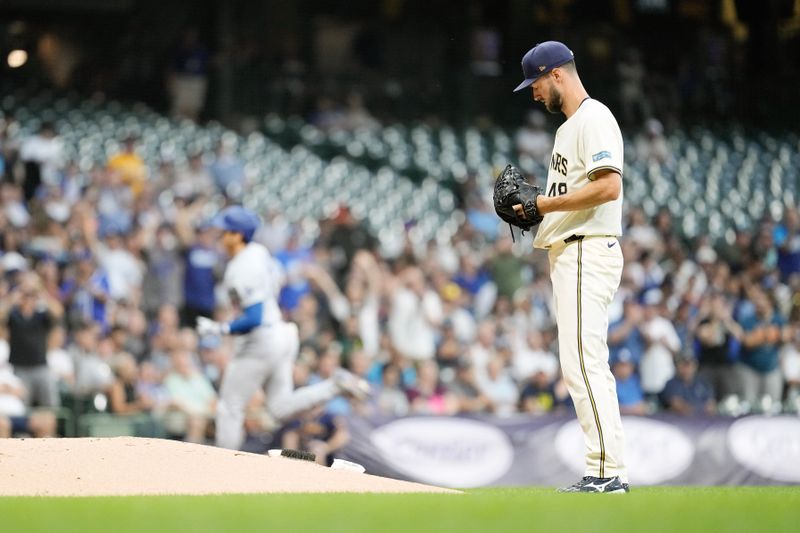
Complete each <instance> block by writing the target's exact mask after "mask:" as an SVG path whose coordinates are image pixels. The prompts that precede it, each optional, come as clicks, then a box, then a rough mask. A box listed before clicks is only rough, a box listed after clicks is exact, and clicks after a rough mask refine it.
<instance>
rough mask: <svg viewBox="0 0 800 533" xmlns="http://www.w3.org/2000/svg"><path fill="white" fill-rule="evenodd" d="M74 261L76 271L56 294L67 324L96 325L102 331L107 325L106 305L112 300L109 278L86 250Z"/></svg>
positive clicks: (65, 280)
mask: <svg viewBox="0 0 800 533" xmlns="http://www.w3.org/2000/svg"><path fill="white" fill-rule="evenodd" d="M75 261H76V263H75V272H74V274H73V275H71V276H67V277H66V278H65V279H64V281H63V282H62V283H61V287H60V294H59V299H60V300H61V302H62V303H63V304H64V307H65V308H66V314H67V320H68V322H69V325H70V326H76V325H77V324H81V323H85V322H96V323H97V324H100V326H101V327H102V329H103V330H104V331H105V330H107V329H108V326H109V324H108V316H107V313H106V304H107V302H108V300H109V298H111V285H110V282H109V280H108V275H107V274H106V273H105V271H104V270H103V269H101V268H99V267H98V266H97V264H96V262H95V260H94V257H93V256H92V253H91V252H90V251H88V250H83V251H81V252H79V253H77V254H76V255H75Z"/></svg>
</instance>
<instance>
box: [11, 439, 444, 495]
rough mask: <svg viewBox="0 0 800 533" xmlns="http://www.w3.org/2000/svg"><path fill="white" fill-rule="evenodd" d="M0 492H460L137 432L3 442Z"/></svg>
mask: <svg viewBox="0 0 800 533" xmlns="http://www.w3.org/2000/svg"><path fill="white" fill-rule="evenodd" d="M0 478H2V480H3V482H2V483H0V496H110V495H114V496H128V495H152V494H236V493H288V492H456V491H451V490H448V489H442V488H438V487H432V486H429V485H422V484H419V483H409V482H406V481H398V480H395V479H388V478H383V477H378V476H371V475H369V474H359V473H357V472H350V471H346V470H333V469H331V468H327V467H324V466H320V465H317V464H314V463H311V462H308V461H299V460H296V459H287V458H284V457H267V456H264V455H257V454H252V453H245V452H236V451H232V450H225V449H222V448H215V447H213V446H203V445H199V444H189V443H185V442H177V441H169V440H162V439H143V438H134V437H115V438H80V439H77V438H76V439H68V438H64V439H0Z"/></svg>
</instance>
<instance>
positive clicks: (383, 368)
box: [0, 109, 800, 457]
mask: <svg viewBox="0 0 800 533" xmlns="http://www.w3.org/2000/svg"><path fill="white" fill-rule="evenodd" d="M6 111H7V114H6V115H5V118H4V119H3V120H2V124H1V127H0V149H1V150H2V160H1V161H2V177H3V179H2V185H0V187H1V189H0V197H1V198H2V210H0V252H2V256H1V257H0V269H1V270H2V280H0V333H1V335H0V337H1V338H2V341H0V436H9V435H12V434H30V435H34V436H49V435H55V434H60V435H89V434H103V433H113V432H133V433H136V434H138V435H160V436H164V435H166V436H170V437H175V438H184V439H187V440H191V441H196V442H208V441H209V438H210V435H211V434H212V433H211V432H212V431H213V424H212V421H213V416H214V412H215V401H216V390H217V388H218V385H219V383H220V377H221V376H222V375H223V373H224V372H225V366H226V363H227V361H228V360H229V358H230V357H231V353H232V350H231V344H230V343H231V339H229V338H211V337H209V338H199V337H198V336H197V334H196V333H195V331H194V327H193V326H194V322H195V318H196V317H197V316H201V315H202V316H216V317H217V318H220V319H224V318H225V317H226V316H227V315H228V314H229V313H230V312H231V311H230V309H229V306H228V302H227V301H226V300H227V299H226V295H225V294H220V293H219V291H218V290H217V289H216V284H217V281H218V280H219V278H220V275H221V273H222V271H223V269H224V266H225V257H223V255H222V253H221V250H220V249H219V248H218V242H217V238H216V234H215V231H216V230H215V229H213V228H211V227H210V225H209V224H208V221H209V218H210V217H211V216H212V215H213V214H214V213H215V212H216V211H217V210H218V209H219V208H220V207H221V206H223V205H225V204H226V203H239V202H244V203H245V204H246V205H249V206H252V207H254V208H256V209H258V210H259V211H260V214H261V215H262V216H263V219H264V225H263V227H262V228H261V229H260V231H259V233H258V234H257V237H256V239H257V240H260V241H261V242H263V243H265V244H266V245H267V246H268V248H269V249H270V250H271V252H272V253H273V256H274V259H275V261H277V262H278V263H279V264H280V266H281V270H282V272H283V275H284V280H283V289H282V291H281V294H280V305H281V308H282V310H283V312H284V313H285V315H286V316H287V317H288V318H289V319H291V320H293V321H295V322H296V323H297V324H298V326H299V329H300V334H301V341H302V347H301V351H300V356H299V358H298V361H297V364H296V367H295V382H296V384H297V385H298V386H300V385H303V384H306V383H310V382H314V381H316V380H320V379H325V378H326V377H328V376H330V375H331V374H332V373H333V372H334V371H335V370H336V368H337V367H339V366H343V367H347V368H349V369H350V370H351V371H352V372H354V373H356V374H359V375H361V376H364V377H365V378H367V379H368V380H369V382H370V383H371V384H372V385H373V389H374V393H373V395H372V398H371V400H370V401H369V402H366V403H360V404H353V403H351V402H350V401H348V400H346V399H344V398H337V399H335V400H333V401H332V402H330V403H329V404H327V405H326V406H325V407H324V408H323V409H322V410H316V411H314V412H312V413H309V414H308V415H307V416H304V417H302V418H301V419H300V420H299V421H297V422H295V423H293V424H290V426H288V427H286V428H283V429H282V430H281V431H280V433H279V435H280V438H281V439H282V441H281V442H282V444H283V446H285V447H301V446H303V447H306V448H309V449H312V451H315V452H317V454H318V455H320V456H322V457H324V456H326V455H329V454H330V453H332V452H333V451H334V450H335V449H336V448H337V447H340V446H342V445H344V444H345V443H346V442H347V429H346V423H345V422H344V421H345V420H346V416H347V415H349V414H351V413H354V412H355V413H356V414H366V415H369V414H376V413H380V414H385V415H391V416H404V415H409V414H425V415H455V414H465V413H470V414H473V413H485V414H492V415H496V416H501V417H507V416H513V415H516V414H518V413H526V414H530V415H534V416H535V415H543V414H548V413H564V412H569V411H570V409H571V406H570V400H569V396H568V394H567V391H566V388H565V386H564V384H563V382H562V381H561V379H560V376H559V364H558V353H557V351H556V349H557V342H556V332H555V329H554V328H555V322H554V317H553V313H552V306H551V288H550V282H549V278H548V270H547V265H546V259H545V255H544V254H541V253H538V252H532V251H531V249H530V236H526V237H525V238H522V239H520V238H517V240H516V243H514V242H512V239H511V235H510V234H509V233H508V231H507V228H505V227H503V226H501V225H500V224H499V219H497V218H496V217H495V215H494V213H493V211H492V209H491V201H490V198H491V187H492V184H493V174H488V173H485V172H484V173H475V172H472V171H467V172H465V173H464V175H463V179H460V180H457V181H455V182H454V187H455V197H456V199H457V207H459V208H460V209H461V210H463V212H464V216H463V217H461V218H460V219H458V221H459V223H458V225H457V226H456V227H454V228H453V231H452V232H446V233H438V234H435V236H427V235H423V234H421V233H419V232H415V231H414V225H415V224H414V221H413V220H404V221H402V222H403V223H405V225H404V226H403V233H402V236H403V241H402V242H401V246H399V247H394V248H392V247H390V248H391V250H392V251H391V252H387V247H386V246H385V244H386V243H385V242H382V241H381V238H380V236H379V234H378V233H379V232H376V231H375V228H374V227H373V226H372V225H370V224H367V223H366V219H365V216H364V211H363V208H364V206H362V210H361V211H359V210H358V209H352V208H351V206H349V205H346V204H343V203H338V202H337V203H336V204H335V205H332V206H330V205H329V206H328V207H329V209H328V210H327V211H325V213H326V214H325V215H324V216H319V217H310V218H309V217H304V218H302V219H300V220H298V219H297V218H296V217H295V218H292V216H290V215H291V213H292V211H293V210H294V207H293V205H296V204H293V203H292V201H291V199H289V200H286V199H284V202H285V203H284V204H283V205H282V206H281V205H275V202H273V203H272V204H270V207H269V208H265V207H264V206H263V205H262V204H256V203H254V202H255V198H264V197H272V196H277V195H278V193H279V191H277V190H275V188H274V185H273V186H272V187H273V188H269V187H268V186H267V185H265V184H264V183H262V182H259V181H258V179H257V178H255V177H254V175H253V174H252V173H249V172H248V161H247V157H248V155H247V154H246V152H245V148H246V146H245V145H246V143H245V142H244V141H243V139H242V138H241V137H239V136H237V135H236V134H233V133H232V132H227V133H224V134H222V135H220V136H218V137H216V139H217V140H216V141H215V142H214V143H205V144H203V143H199V144H194V145H192V144H191V143H189V146H193V148H184V147H183V146H181V145H175V146H172V147H171V148H170V151H168V152H164V151H163V150H162V151H161V152H159V153H158V154H153V153H151V152H150V151H148V150H147V146H146V145H147V143H153V142H160V141H158V140H157V139H156V140H152V139H150V138H149V137H148V136H151V135H152V131H151V130H149V129H147V128H145V129H139V130H135V129H130V128H128V129H126V128H127V125H126V124H127V123H125V122H124V121H121V122H119V123H113V124H112V126H111V127H109V128H108V129H107V130H104V131H103V132H102V135H101V134H97V135H95V134H90V132H85V133H81V135H83V137H81V136H77V137H76V136H75V135H72V136H71V137H70V141H69V143H66V142H64V139H63V138H62V132H61V131H59V130H60V129H61V128H62V127H64V124H67V123H71V127H72V131H73V133H74V132H75V131H76V130H77V131H83V130H80V129H79V124H77V123H76V117H77V115H70V111H71V109H65V110H63V116H65V117H68V120H62V121H61V122H58V123H57V124H56V123H51V122H47V121H42V120H38V117H36V116H34V117H29V118H31V120H29V121H28V122H27V123H25V124H23V123H21V122H20V121H19V120H18V117H15V114H14V109H7V110H6ZM359 113H361V114H362V115H363V113H365V111H363V110H360V111H359ZM328 118H330V117H328ZM108 120H110V121H111V122H113V121H114V119H113V117H112V118H109V119H108ZM162 120H163V124H168V123H169V121H167V120H166V119H162ZM320 120H321V119H320V117H319V116H317V117H311V118H310V119H309V123H306V124H304V126H309V127H312V128H316V130H314V131H318V132H323V134H325V135H333V136H334V137H335V135H336V133H337V132H341V133H342V134H343V135H354V132H358V131H362V130H363V129H364V128H367V129H368V130H369V131H370V132H371V135H372V136H374V137H381V135H382V132H385V131H387V130H388V129H389V127H384V126H382V125H381V124H379V123H378V122H377V121H374V120H368V121H367V120H364V119H363V116H362V119H361V120H359V121H357V123H356V124H355V125H353V124H352V123H349V122H348V121H347V120H339V121H338V122H336V123H333V124H331V123H321V122H319V121H320ZM157 124H161V123H160V122H159V123H157ZM171 124H172V125H171V126H169V127H176V126H175V125H176V124H178V123H176V122H172V123H171ZM34 126H35V127H34ZM541 126H542V119H541V117H538V116H536V115H533V116H531V124H529V125H527V126H526V127H524V128H521V129H520V130H518V131H516V132H509V135H508V138H509V139H513V146H511V147H510V148H509V153H510V154H512V155H513V156H515V157H517V158H519V160H520V161H523V162H524V161H529V164H528V166H529V167H531V168H533V169H534V170H535V169H536V168H538V167H537V165H541V164H543V162H544V161H546V159H547V157H548V155H549V149H550V143H551V142H552V140H551V137H550V135H549V134H547V133H546V132H544V130H542V129H541ZM165 127H167V126H165ZM210 127H211V126H209V128H210ZM192 131H195V132H196V134H197V135H198V136H202V135H203V132H204V131H205V130H204V128H202V127H201V128H197V129H196V130H192ZM93 135H95V136H94V137H93ZM486 135H489V134H486ZM668 142H669V139H668V138H666V137H665V136H664V133H663V131H662V129H661V127H660V125H659V124H657V123H656V122H649V123H648V124H647V126H646V127H645V128H644V129H643V130H642V134H641V135H637V136H636V137H631V138H628V139H627V146H626V149H627V150H628V154H626V157H627V159H628V160H629V161H630V164H631V166H632V167H635V166H636V165H640V166H647V165H650V166H653V165H654V166H655V167H656V168H664V169H668V168H670V167H671V166H673V167H674V166H675V162H674V161H670V160H669V159H670V157H672V154H674V153H675V152H674V151H673V150H671V149H670V148H668ZM794 142H796V139H795V140H794ZM87 143H88V144H89V145H91V146H88V147H87ZM348 146H349V145H348ZM98 147H99V148H100V151H99V152H97V151H94V150H95V149H97V148H98ZM87 153H91V154H93V155H92V157H88V156H86V154H87ZM97 154H101V155H102V156H103V157H98V156H97ZM756 157H759V154H756ZM486 161H488V163H486ZM486 161H484V163H485V164H488V165H489V168H493V167H492V166H491V165H492V158H491V157H487V158H486ZM328 163H329V162H324V163H323V165H327V164H328ZM483 174H487V175H483ZM632 175H633V177H636V174H634V173H632ZM349 178H350V176H348V175H343V176H340V177H339V179H340V181H339V182H337V183H338V185H339V186H342V187H343V186H345V183H346V182H347V180H348V179H349ZM632 180H633V178H629V179H628V180H627V181H626V187H632V188H635V186H636V184H634V183H631V181H632ZM421 189H422V186H420V185H419V184H416V185H414V187H412V188H411V196H412V197H413V195H414V194H421V192H420V191H421ZM415 191H416V192H415ZM700 196H702V194H701V195H700ZM327 200H332V198H329V199H322V200H321V201H327ZM772 207H773V209H771V210H764V212H763V215H762V216H759V217H757V218H756V219H754V220H753V222H752V224H746V225H742V226H741V227H737V228H729V230H730V231H727V232H723V234H721V235H720V238H712V236H711V235H710V234H709V232H708V231H706V230H705V228H702V227H701V228H700V231H698V232H697V233H696V235H693V236H691V238H689V237H687V235H686V233H685V232H684V231H683V229H684V228H685V226H684V225H680V226H679V225H678V224H677V223H676V221H675V219H674V216H673V213H672V212H671V210H670V209H668V208H665V207H662V208H661V209H655V210H646V209H643V208H642V207H641V206H640V205H639V204H638V203H637V202H636V201H627V203H626V215H625V230H624V232H625V235H624V236H623V238H622V240H621V243H622V247H623V251H624V255H625V260H626V266H625V270H624V273H623V279H622V284H621V288H620V290H619V292H618V294H617V298H616V300H615V301H614V303H613V304H612V306H611V309H612V314H611V317H610V322H609V330H608V341H609V347H610V364H611V366H612V369H613V372H614V375H615V376H616V377H617V387H618V395H619V400H620V405H621V409H622V410H623V412H624V413H628V414H637V415H649V414H653V413H659V412H665V411H669V412H674V413H677V414H681V415H716V414H721V415H730V416H736V415H740V414H745V413H750V412H764V413H778V412H782V411H785V412H797V411H798V407H800V220H798V214H797V211H796V207H795V206H794V205H790V204H785V205H781V209H778V210H776V209H775V208H774V207H775V206H774V205H773V206H772ZM428 208H429V207H428V206H425V209H428ZM430 208H431V209H433V207H430ZM384 209H387V207H386V206H385V205H382V204H381V202H380V198H376V199H375V201H374V202H373V203H372V204H371V205H369V206H367V207H366V210H367V211H368V212H369V213H370V214H371V213H372V212H373V211H382V210H384ZM689 209H690V208H689ZM648 211H651V212H649V213H648ZM295 214H296V213H295ZM388 215H389V218H392V215H393V213H388ZM398 216H399V215H398ZM448 220H449V219H448ZM726 235H727V236H728V237H729V239H727V240H726V239H725V238H724V236H726ZM262 403H263V401H262V398H259V397H255V398H253V401H252V405H251V407H252V408H251V410H250V416H249V417H248V420H247V422H246V424H247V428H248V434H249V435H250V436H251V438H250V440H249V441H248V444H247V446H248V448H249V449H254V450H256V449H262V448H263V447H264V446H266V445H267V443H268V442H274V437H275V430H276V428H274V427H270V426H269V423H268V421H267V420H266V417H265V416H264V413H263V408H262ZM109 414H110V415H114V416H109Z"/></svg>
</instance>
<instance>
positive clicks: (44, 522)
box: [0, 487, 800, 533]
mask: <svg viewBox="0 0 800 533" xmlns="http://www.w3.org/2000/svg"><path fill="white" fill-rule="evenodd" d="M0 524H1V525H0V529H2V531H4V532H9V533H11V532H14V533H17V532H19V533H22V532H25V533H28V532H34V531H37V532H38V531H46V532H48V533H62V532H76V533H89V532H94V531H97V532H109V533H124V532H135V533H153V532H156V531H177V532H181V533H196V532H211V531H214V532H235V533H242V532H246V531H258V532H261V533H272V532H287V533H299V532H301V531H313V532H316V533H322V532H348V533H349V532H354V531H365V532H376V533H380V532H391V531H396V532H402V533H421V532H423V531H447V532H471V531H481V532H487V533H488V532H495V531H496V532H506V531H544V532H560V531H566V532H569V533H582V532H586V533H595V532H604V531H609V532H615V533H621V532H626V531H636V532H642V533H649V532H670V533H673V532H674V533H684V532H687V531H703V532H710V533H724V532H731V531H742V532H747V533H752V532H758V531H764V532H782V531H787V532H788V531H793V532H794V531H800V488H797V487H784V488H772V487H770V488H766V487H745V488H684V487H670V488H647V489H645V488H642V489H638V490H635V491H634V492H631V493H630V494H626V495H624V496H623V495H595V494H571V495H564V494H554V493H553V491H552V489H544V488H514V489H485V490H471V491H467V492H466V493H465V494H463V495H423V494H412V495H357V494H356V495H354V494H332V495H320V494H313V495H257V496H251V495H243V496H172V497H111V498H0Z"/></svg>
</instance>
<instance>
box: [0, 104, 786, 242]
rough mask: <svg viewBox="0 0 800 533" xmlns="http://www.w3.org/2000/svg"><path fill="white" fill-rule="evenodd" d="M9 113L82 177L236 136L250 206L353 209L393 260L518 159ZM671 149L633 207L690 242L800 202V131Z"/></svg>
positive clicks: (730, 134)
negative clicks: (469, 191)
mask: <svg viewBox="0 0 800 533" xmlns="http://www.w3.org/2000/svg"><path fill="white" fill-rule="evenodd" d="M2 109H3V111H5V112H7V113H12V114H13V115H14V116H15V117H16V118H17V119H18V120H19V122H20V124H21V127H22V130H21V131H20V132H19V134H20V135H25V134H27V133H29V132H33V131H35V130H36V129H37V128H38V126H39V125H40V124H41V122H43V121H52V122H55V123H56V126H57V129H58V132H59V134H60V135H61V137H62V138H63V140H64V145H65V152H66V156H67V157H68V158H69V159H72V160H74V161H76V162H78V164H79V166H80V167H81V168H82V169H84V170H87V169H89V168H91V166H93V165H95V164H98V163H102V162H105V161H106V160H107V158H108V156H109V155H111V154H113V153H114V152H115V151H116V150H117V149H118V146H119V141H120V140H121V139H122V138H123V137H124V136H126V135H130V134H135V135H137V136H138V137H139V138H140V140H141V145H142V156H143V157H144V158H145V160H146V161H147V162H148V163H149V164H150V165H151V166H153V167H155V166H156V165H157V164H158V162H159V161H161V160H163V159H168V160H171V161H173V162H174V163H175V164H176V165H179V166H180V165H184V164H186V160H187V156H188V155H189V154H192V153H195V152H197V151H199V150H202V151H207V152H210V151H211V150H212V149H213V147H214V146H215V144H216V143H217V142H218V141H219V140H220V139H221V138H222V137H223V136H228V137H231V138H236V139H237V140H238V144H237V145H238V153H239V155H240V157H242V158H243V159H244V160H245V161H246V172H247V175H248V177H249V179H250V182H251V183H252V184H253V185H252V190H250V191H248V194H247V195H245V196H244V203H245V204H247V205H248V206H249V207H252V208H255V209H257V210H260V211H262V212H273V211H281V212H283V213H284V214H285V215H286V216H287V217H288V218H289V219H290V220H292V221H295V222H299V223H301V224H302V227H303V228H304V230H307V231H308V232H311V233H313V231H315V228H316V224H315V223H308V224H303V222H304V220H305V221H310V219H318V218H322V217H324V216H327V215H330V214H331V213H332V212H333V210H334V209H335V207H336V206H337V205H339V204H341V203H347V204H349V205H350V206H351V209H352V211H353V213H354V214H355V215H356V216H358V217H360V218H362V219H364V220H365V222H366V224H367V226H368V228H369V229H370V230H372V231H373V233H374V234H375V235H377V236H378V238H379V240H380V242H381V245H382V246H383V248H384V251H385V252H387V253H388V254H392V253H393V252H398V251H399V249H400V248H401V247H402V246H403V241H404V238H405V235H404V231H405V228H407V227H409V224H408V223H410V222H413V224H412V226H413V229H412V230H411V232H410V234H409V237H410V238H411V239H412V240H413V241H414V242H415V243H424V242H427V241H428V240H430V239H434V238H436V239H439V240H444V241H446V240H448V239H449V238H450V237H451V236H452V235H453V234H454V233H455V231H456V229H457V227H458V225H459V224H460V223H461V222H462V221H463V214H462V213H460V212H459V211H458V210H456V209H455V207H456V203H455V202H456V197H455V195H454V194H453V189H454V188H455V187H457V186H458V184H460V183H463V182H464V180H465V179H466V178H467V176H468V174H469V173H472V174H474V175H476V176H478V177H479V182H480V184H482V185H486V184H487V183H490V182H491V179H492V178H491V177H492V176H494V174H495V173H496V171H497V169H498V168H500V167H502V166H503V165H505V164H506V163H507V162H513V161H517V160H519V158H520V156H519V154H517V153H516V151H515V149H514V146H513V142H512V139H511V137H510V135H509V132H507V131H506V130H503V129H502V128H498V127H494V128H491V129H485V130H479V129H477V128H474V127H469V128H465V129H457V128H453V127H450V126H442V127H435V128H434V127H430V126H426V125H416V126H406V125H399V124H393V125H387V126H384V127H381V128H378V129H376V130H373V129H356V130H354V131H344V130H338V131H331V132H325V131H323V130H321V129H319V128H317V127H315V126H313V125H311V124H309V123H307V122H305V121H304V120H302V119H300V118H299V117H290V118H288V119H284V118H281V117H278V116H274V115H270V116H268V117H266V118H265V120H264V121H263V124H262V130H261V132H255V133H251V134H249V135H247V136H246V137H242V136H239V135H237V134H234V133H233V132H231V131H230V130H227V129H226V128H225V127H223V126H222V125H221V124H219V123H216V122H211V123H208V124H206V125H203V126H199V125H196V124H194V123H191V122H189V121H182V122H177V121H174V120H170V119H168V118H165V117H164V116H163V115H160V114H158V113H156V112H154V111H152V110H151V109H149V108H147V107H145V106H143V105H133V106H126V105H122V104H120V103H118V102H113V101H112V102H103V101H94V100H77V99H70V98H53V97H50V96H48V95H47V94H43V95H39V96H36V97H32V98H21V97H18V96H15V95H6V96H5V97H4V98H3V99H2ZM630 140H631V139H626V142H629V141H630ZM668 143H669V148H670V151H671V153H672V155H673V156H674V158H673V160H672V162H671V163H669V164H663V165H659V164H652V163H650V164H647V163H645V162H642V161H637V160H636V159H635V158H633V157H631V158H629V160H628V161H627V162H626V180H625V183H626V191H625V194H626V200H627V203H628V205H639V206H641V207H642V208H643V209H644V210H645V212H646V213H647V214H649V215H653V214H655V212H656V211H657V210H658V209H660V208H662V207H664V208H666V209H668V210H669V211H670V212H671V213H672V214H673V216H674V217H675V220H676V223H677V224H678V226H679V228H680V229H681V230H682V232H683V233H684V234H685V236H687V237H690V238H691V237H695V236H697V235H700V234H708V235H710V236H711V237H712V238H714V239H719V238H723V237H726V236H729V235H728V234H729V232H730V231H731V230H732V229H733V228H746V227H752V225H753V223H754V221H756V220H759V219H760V218H762V217H764V216H765V215H770V216H772V217H773V218H780V216H781V213H782V210H783V206H784V204H785V203H787V202H795V201H796V200H797V198H798V186H799V185H798V181H800V171H798V168H800V141H799V140H798V136H797V135H796V134H793V133H786V134H782V135H773V134H768V133H765V132H761V133H756V134H749V133H747V132H744V131H742V130H736V129H734V130H730V131H711V130H709V129H704V128H692V129H690V130H689V131H685V132H684V131H678V132H675V133H673V134H672V135H671V136H670V137H669V138H668ZM631 152H632V150H628V153H629V154H630V153H631ZM531 165H533V166H534V168H533V169H532V170H533V172H534V173H535V174H537V175H544V174H545V173H546V169H545V168H544V167H543V166H542V165H541V164H539V163H533V162H531ZM289 206H291V208H289ZM378 207H379V208H378ZM308 237H311V238H313V237H314V235H313V234H312V235H308Z"/></svg>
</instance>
